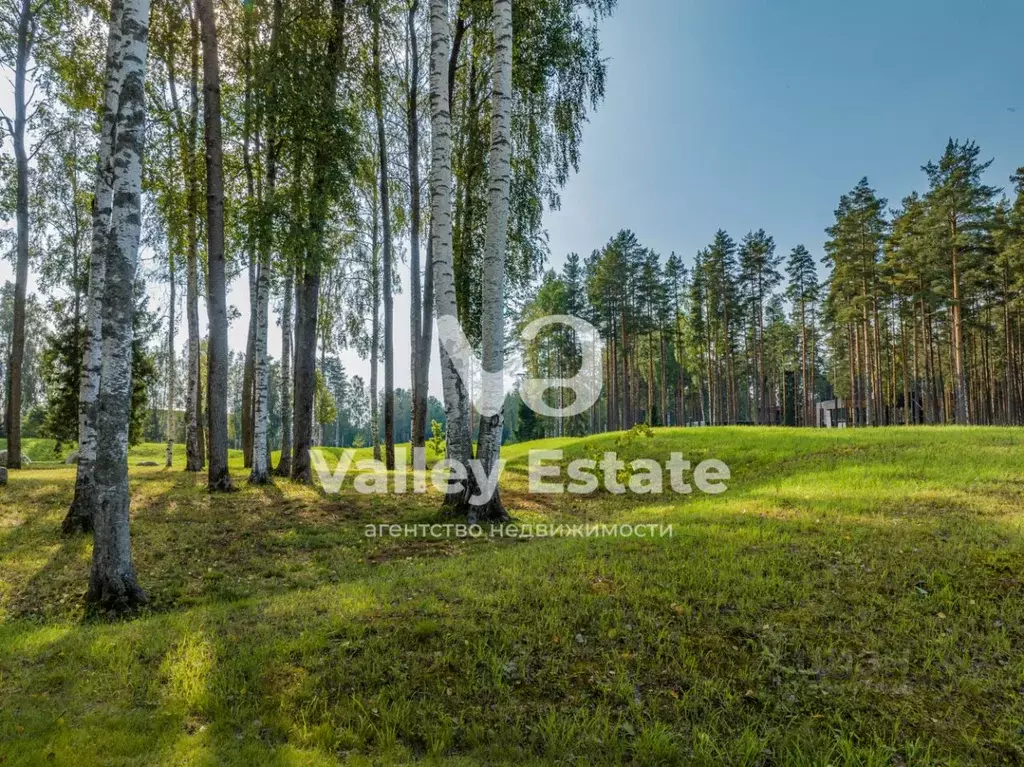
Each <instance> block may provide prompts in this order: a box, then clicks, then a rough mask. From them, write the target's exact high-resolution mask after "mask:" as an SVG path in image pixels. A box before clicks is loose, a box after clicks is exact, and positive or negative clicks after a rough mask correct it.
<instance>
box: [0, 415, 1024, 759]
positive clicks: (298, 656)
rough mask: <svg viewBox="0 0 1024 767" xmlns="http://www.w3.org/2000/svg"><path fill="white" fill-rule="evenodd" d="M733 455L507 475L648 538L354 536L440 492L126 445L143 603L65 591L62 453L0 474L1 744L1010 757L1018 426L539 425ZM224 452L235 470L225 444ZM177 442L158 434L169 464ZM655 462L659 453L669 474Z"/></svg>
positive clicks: (536, 502)
mask: <svg viewBox="0 0 1024 767" xmlns="http://www.w3.org/2000/svg"><path fill="white" fill-rule="evenodd" d="M533 446H544V447H559V446H561V447H565V448H566V450H567V456H568V457H570V458H571V457H581V456H596V457H600V454H601V453H602V452H603V451H604V450H618V451H619V452H620V454H621V455H624V456H626V457H627V458H635V457H651V458H655V459H658V460H662V461H664V460H665V459H667V458H668V457H669V454H670V453H671V452H672V451H678V452H681V453H683V455H684V458H686V459H688V460H690V461H691V462H692V463H694V464H696V463H697V462H698V461H700V460H702V459H704V458H709V457H714V458H718V459H720V460H722V461H725V462H726V463H727V464H728V465H729V466H730V468H731V471H732V479H731V480H730V482H729V483H728V484H729V489H728V491H727V492H725V493H724V494H722V495H718V496H703V495H700V494H697V493H694V494H692V495H689V496H677V495H673V494H671V493H666V494H663V495H660V496H635V495H634V496H612V495H610V494H608V493H606V492H603V491H602V492H599V493H597V494H595V495H593V496H570V495H562V496H558V495H547V496H540V495H530V494H528V493H527V492H526V482H525V475H524V472H525V454H526V452H525V451H526V447H529V446H513V447H511V448H510V449H509V450H508V451H507V454H508V455H509V457H510V458H511V464H510V466H509V469H508V471H507V472H506V486H505V489H504V498H505V502H506V505H507V506H508V507H509V508H510V510H511V511H512V512H513V514H514V515H515V516H516V517H517V519H518V520H520V521H522V522H533V523H537V522H546V521H553V522H579V523H583V522H606V523H627V522H628V523H640V522H651V523H658V524H665V525H668V524H671V525H672V528H673V535H672V537H663V538H636V537H631V538H627V537H619V538H558V539H551V538H548V539H533V540H516V539H513V538H509V537H490V538H486V539H444V540H430V539H423V538H418V539H417V538H380V537H376V538H369V537H367V536H366V535H365V528H366V526H367V525H371V524H383V523H392V522H394V523H403V524H404V523H409V524H412V523H423V522H429V521H434V520H436V519H438V516H437V508H438V498H439V496H437V495H428V496H417V495H410V494H406V495H388V496H365V495H360V494H357V493H355V492H354V491H353V490H352V489H351V488H349V489H346V490H345V491H344V492H343V493H342V494H341V495H337V496H327V495H323V494H321V493H320V492H319V491H317V490H315V489H311V488H304V487H298V486H294V485H292V484H290V483H289V482H286V481H278V482H277V484H275V485H274V486H273V487H269V488H265V489H258V488H248V487H245V483H244V481H240V485H241V490H240V491H239V492H237V493H234V494H232V495H229V496H217V497H211V496H210V495H209V494H208V493H207V492H206V491H205V489H204V487H203V484H202V477H199V478H195V477H192V476H189V475H186V474H184V473H183V472H181V471H180V468H176V469H175V470H172V471H168V470H165V469H163V468H162V467H161V466H157V467H139V466H137V465H136V464H137V463H139V462H140V461H146V460H150V461H153V460H155V461H158V462H160V463H162V459H161V456H162V454H163V447H162V446H159V445H147V446H143V447H142V448H141V449H140V450H138V451H134V452H133V453H132V456H131V466H132V493H133V504H132V510H133V514H134V519H133V526H132V534H133V542H134V551H135V561H136V565H137V568H138V571H139V577H140V581H141V583H142V585H143V586H144V587H145V588H146V589H147V590H148V591H149V594H150V597H151V605H150V607H149V608H148V609H147V611H146V612H144V613H143V614H142V615H141V616H139V617H137V618H135V619H133V620H130V621H119V622H110V621H107V620H102V619H97V618H88V619H87V618H86V617H85V616H84V615H83V609H82V596H83V594H84V591H85V587H86V580H87V577H88V565H89V557H90V547H91V544H90V542H89V540H88V539H87V538H76V539H70V540H65V539H62V538H61V537H60V536H59V535H58V528H59V523H60V520H61V518H62V516H63V513H64V511H65V509H66V507H67V505H68V502H69V501H70V499H71V495H72V485H73V481H74V470H73V467H65V468H32V469H29V470H27V471H21V472H12V476H11V480H10V485H9V486H8V487H6V488H3V489H0V764H2V765H4V766H5V767H6V766H7V765H16V764H17V765H22V764H28V765H34V764H54V763H56V764H68V765H76V766H78V765H81V766H83V767H84V766H85V765H148V764H161V765H163V764H166V765H171V764H174V765H183V764H189V765H191V764H202V765H245V766H246V767H255V766H256V765H260V766H262V765H333V764H340V763H345V764H393V763H407V762H412V761H417V760H421V759H422V760H428V761H431V762H434V763H451V764H464V765H475V764H516V765H524V764H574V765H592V764H637V765H655V764H706V765H720V764H728V765H791V764H792V765H826V764H829V765H894V766H898V765H899V766H902V765H924V764H984V765H992V764H1021V763H1022V762H1024V537H1022V525H1024V430H1011V429H994V428H993V429H981V428H977V429H959V428H917V429H900V428H894V429H885V430H881V429H880V430H856V431H854V430H843V431H839V430H836V431H827V432H826V431H813V430H801V429H792V430H787V429H754V428H713V429H712V428H709V429H657V430H655V432H654V436H653V437H643V436H641V437H637V438H634V439H623V438H622V436H621V435H619V436H618V437H616V435H608V436H602V437H597V438H589V439H585V440H579V441H574V440H561V441H557V442H556V441H547V442H546V443H535V444H534V445H533ZM233 461H235V464H234V465H235V471H236V477H237V478H238V479H239V480H242V479H243V478H244V476H245V475H244V473H243V471H242V469H241V466H240V460H239V457H238V456H235V457H234V458H233ZM182 464H183V456H182V455H181V454H180V452H179V454H178V460H177V462H176V466H177V467H180V466H181V465H182ZM666 486H667V478H666Z"/></svg>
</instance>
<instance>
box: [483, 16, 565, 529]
mask: <svg viewBox="0 0 1024 767" xmlns="http://www.w3.org/2000/svg"><path fill="white" fill-rule="evenodd" d="M493 9H494V16H493V18H492V23H493V25H494V26H493V34H494V61H493V63H492V64H491V148H490V153H489V157H488V174H487V175H488V186H487V223H486V228H485V230H484V263H483V280H482V286H481V289H482V294H483V309H482V317H481V335H482V341H483V368H484V376H483V381H485V382H486V383H487V385H488V386H489V387H497V388H498V391H488V392H485V401H491V402H495V403H501V402H502V401H503V397H504V391H503V388H504V387H503V381H502V376H501V375H493V374H495V373H500V371H501V370H502V368H503V367H504V363H505V314H504V302H505V295H504V287H505V248H506V246H507V244H508V215H509V188H510V186H511V182H512V0H494V1H493ZM488 373H490V374H492V375H487V374H488ZM503 422H504V413H503V412H502V410H501V409H500V406H499V410H498V412H497V413H495V414H494V415H491V416H487V415H482V416H481V417H480V430H479V434H478V442H477V458H478V459H479V460H480V463H481V466H482V467H483V469H484V471H485V472H486V473H487V476H491V475H492V471H493V467H494V466H495V465H496V464H497V462H498V459H499V458H500V456H501V433H502V428H503V425H504V423H503ZM558 425H559V431H561V419H559V422H558ZM474 512H475V513H474ZM470 517H471V519H473V518H477V517H479V518H483V519H494V520H501V519H508V514H507V513H506V512H505V509H504V508H503V506H502V504H501V499H500V496H499V493H498V488H497V487H495V488H494V489H493V492H492V493H491V495H490V499H489V500H488V501H487V502H486V503H485V504H483V505H481V506H480V507H479V508H477V509H475V510H471V511H470Z"/></svg>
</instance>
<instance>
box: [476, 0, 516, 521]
mask: <svg viewBox="0 0 1024 767" xmlns="http://www.w3.org/2000/svg"><path fill="white" fill-rule="evenodd" d="M493 8H494V18H493V21H492V23H493V33H494V61H493V62H492V64H491V148H490V156H489V160H488V166H489V167H488V192H487V195H488V199H487V228H486V234H485V239H484V261H483V277H482V291H483V307H482V313H483V316H482V318H481V331H482V333H481V335H482V341H483V367H484V374H485V375H484V380H485V381H493V382H495V383H496V384H497V385H498V386H500V385H501V380H502V379H501V377H500V376H493V375H492V376H488V375H487V374H488V373H491V374H494V373H500V372H501V371H502V369H503V367H504V363H505V315H504V303H505V296H504V278H505V249H506V247H507V244H508V215H509V188H510V185H511V178H512V168H511V160H512V0H494V3H493ZM485 396H486V397H488V399H490V400H491V401H492V402H495V403H498V402H502V401H503V400H504V391H503V390H502V391H487V392H485ZM502 427H503V413H502V411H501V410H500V409H499V411H498V412H497V413H495V414H494V415H490V416H489V415H487V414H482V415H481V417H480V428H479V433H478V438H477V458H478V459H479V461H480V464H481V466H482V468H483V469H484V471H485V472H486V476H488V477H491V476H492V475H493V474H494V472H495V471H496V466H497V465H498V460H499V459H500V456H501V436H502ZM477 518H482V519H489V520H507V519H509V516H508V513H507V512H506V511H505V509H504V507H503V506H502V503H501V498H500V494H499V492H498V488H497V486H495V487H494V488H493V490H492V492H491V494H490V499H489V500H488V501H487V502H486V504H483V505H481V506H479V507H478V508H471V509H470V512H469V519H470V521H471V522H475V521H476V519H477Z"/></svg>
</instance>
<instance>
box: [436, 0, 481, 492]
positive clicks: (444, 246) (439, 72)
mask: <svg viewBox="0 0 1024 767" xmlns="http://www.w3.org/2000/svg"><path fill="white" fill-rule="evenodd" d="M450 37H451V32H450V22H449V19H448V3H447V2H446V0H430V128H431V151H430V154H431V166H430V216H431V248H432V251H433V253H432V261H433V263H432V265H431V268H432V269H433V272H434V291H435V293H434V295H435V299H434V304H435V307H436V311H437V319H438V324H439V325H441V324H442V323H449V324H454V325H456V326H457V325H458V315H459V311H458V304H457V302H456V297H455V273H454V267H453V255H452V140H451V111H450V97H449V88H448V76H449V62H448V56H449V46H450ZM443 335H444V334H443V333H442V334H440V335H439V339H438V340H439V346H440V355H441V384H442V387H443V390H444V412H445V420H446V449H445V456H446V457H447V458H448V459H450V460H453V461H460V462H462V464H463V465H468V462H469V459H470V456H471V453H472V442H471V439H472V437H471V434H470V429H469V394H468V392H467V390H466V382H465V381H463V380H462V378H461V377H460V375H459V372H458V370H457V368H456V363H455V360H454V359H453V358H452V357H451V356H450V352H449V348H448V346H447V345H446V344H445V343H444V341H443ZM449 490H450V492H449V493H448V494H447V495H446V496H445V502H444V503H445V507H446V508H448V509H449V510H451V511H458V510H459V509H462V508H463V507H464V504H465V502H466V500H467V493H468V485H467V484H466V483H465V482H461V483H460V482H459V481H458V480H455V479H453V480H452V481H451V483H450V485H449Z"/></svg>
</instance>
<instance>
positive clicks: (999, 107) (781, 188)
mask: <svg viewBox="0 0 1024 767" xmlns="http://www.w3.org/2000/svg"><path fill="white" fill-rule="evenodd" d="M1022 30H1024V3H1022V2H1020V0H1015V1H1011V0H961V2H951V1H950V0H890V2H881V1H880V0H855V1H846V2H840V1H839V0H814V1H812V0H773V1H771V2H769V1H768V0H744V1H743V2H741V1H740V0H700V1H698V0H619V8H618V9H617V11H616V15H615V16H614V17H613V18H612V19H610V20H608V21H606V22H605V23H604V25H603V28H602V35H601V37H602V44H603V47H604V51H605V53H606V55H607V56H608V59H609V61H608V81H607V88H606V98H605V101H604V103H603V104H602V105H601V107H600V108H599V110H598V111H597V113H596V114H594V115H593V117H592V119H591V122H590V124H589V125H588V126H587V127H586V128H585V130H584V140H583V159H582V164H581V167H580V173H579V175H577V176H575V177H574V178H573V179H572V180H571V181H570V182H569V184H568V186H567V187H566V189H565V192H564V194H563V199H562V202H563V204H562V209H561V210H560V211H558V212H556V213H553V214H551V215H549V216H548V219H547V226H548V229H549V233H550V247H551V254H552V258H551V262H552V265H554V266H560V265H561V263H562V260H563V258H564V256H565V254H566V253H567V252H569V251H573V250H575V251H577V252H579V253H580V254H581V255H586V254H588V253H590V251H591V250H593V249H594V248H597V247H600V246H601V245H602V244H604V243H605V242H606V241H607V240H608V239H609V238H610V237H611V236H612V235H613V234H614V233H615V231H616V230H618V229H620V228H629V229H632V230H633V231H634V232H636V234H637V236H638V237H639V238H640V241H641V242H642V243H644V244H645V245H648V246H649V247H653V248H654V249H655V250H657V251H659V252H660V253H662V254H663V255H665V256H667V255H668V253H670V252H671V251H673V250H675V251H676V252H677V253H679V254H680V255H682V256H683V257H684V259H685V260H686V261H687V263H689V262H690V260H691V259H692V257H693V254H694V253H695V252H696V251H697V250H698V249H699V248H700V247H702V246H703V245H705V244H707V243H708V242H710V240H711V238H712V235H713V234H714V232H715V230H716V229H717V228H719V227H723V228H725V229H726V230H728V231H729V232H730V233H731V234H732V235H733V237H734V238H736V239H739V238H740V237H741V236H742V235H743V234H744V233H745V232H747V231H748V230H749V229H757V228H758V227H764V228H765V229H766V230H767V231H768V232H769V233H770V234H772V235H773V236H774V237H775V240H776V243H777V245H778V248H779V250H780V251H781V252H783V253H788V252H789V250H790V249H791V248H792V247H793V246H794V245H796V244H798V243H804V244H805V245H806V246H807V247H808V248H810V249H811V250H812V252H813V253H814V254H815V256H816V257H818V258H820V256H821V255H822V244H823V242H824V240H825V235H824V232H823V230H824V228H825V227H826V226H827V225H828V224H829V223H830V221H831V218H832V212H833V210H834V209H835V206H836V203H837V202H838V199H839V196H840V195H841V194H842V193H843V192H845V191H848V190H849V189H851V188H852V187H853V186H854V184H855V183H856V182H857V181H858V180H859V179H860V178H861V177H862V176H867V177H868V179H869V181H870V182H871V184H872V185H873V186H874V187H875V188H876V190H878V192H879V193H880V194H881V195H882V196H884V197H887V198H888V199H889V203H890V205H891V206H895V205H897V204H898V203H899V201H900V199H901V198H902V197H903V196H904V195H906V194H907V193H908V192H910V191H911V190H912V189H915V188H916V189H918V190H921V191H923V190H924V189H925V182H924V174H923V173H922V172H921V170H920V167H921V165H923V164H924V163H925V162H927V161H928V160H929V159H935V158H937V157H938V156H939V154H941V152H942V150H943V148H944V146H945V142H946V140H947V138H949V137H951V136H952V137H955V138H973V139H975V140H976V141H977V142H978V143H979V144H980V146H981V150H982V154H983V156H984V157H985V158H986V159H988V158H995V162H994V163H993V165H992V168H991V169H990V172H989V175H988V177H987V181H988V182H989V183H992V184H995V185H997V186H1001V187H1007V188H1009V184H1008V181H1007V177H1008V176H1009V174H1010V173H1011V172H1012V171H1013V170H1014V169H1015V168H1016V167H1017V166H1018V165H1024V48H1022V46H1021V44H1020V34H1021V31H1022ZM1010 108H1015V109H1016V110H1017V111H1016V112H1012V111H1009V109H1010Z"/></svg>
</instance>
